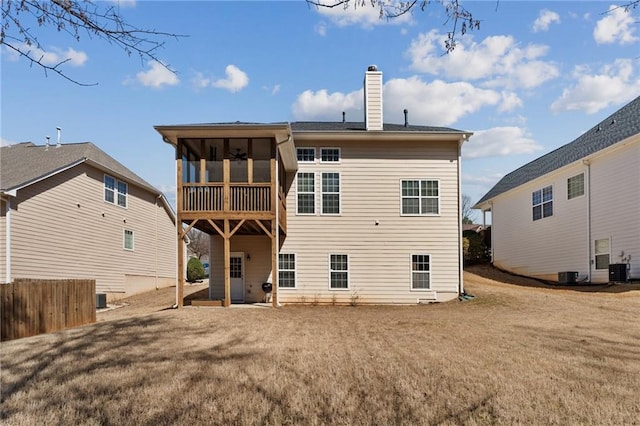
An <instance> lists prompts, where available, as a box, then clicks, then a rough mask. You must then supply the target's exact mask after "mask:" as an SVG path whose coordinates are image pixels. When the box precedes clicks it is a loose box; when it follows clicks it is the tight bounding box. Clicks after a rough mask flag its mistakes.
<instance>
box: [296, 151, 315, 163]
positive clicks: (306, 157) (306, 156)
mask: <svg viewBox="0 0 640 426" xmlns="http://www.w3.org/2000/svg"><path fill="white" fill-rule="evenodd" d="M296 152H297V154H298V161H299V162H301V163H313V162H315V161H316V149H315V148H296Z"/></svg>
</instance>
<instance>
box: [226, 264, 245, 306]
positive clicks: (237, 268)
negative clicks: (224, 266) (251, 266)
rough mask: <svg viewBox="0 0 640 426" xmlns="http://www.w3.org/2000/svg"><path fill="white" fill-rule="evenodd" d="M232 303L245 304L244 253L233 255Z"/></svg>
mask: <svg viewBox="0 0 640 426" xmlns="http://www.w3.org/2000/svg"><path fill="white" fill-rule="evenodd" d="M229 262H230V275H231V301H232V302H244V253H231V255H230V257H229Z"/></svg>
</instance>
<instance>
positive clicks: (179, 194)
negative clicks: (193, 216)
mask: <svg viewBox="0 0 640 426" xmlns="http://www.w3.org/2000/svg"><path fill="white" fill-rule="evenodd" d="M176 170H177V176H176V184H177V185H176V186H177V190H176V191H177V200H176V205H177V208H178V214H177V215H176V234H177V235H176V238H177V240H178V241H177V244H178V247H177V253H178V294H177V296H176V298H177V299H178V300H177V301H176V303H177V304H178V308H182V305H183V300H182V299H184V245H183V243H182V210H183V205H182V142H181V141H180V140H179V139H178V146H177V147H176Z"/></svg>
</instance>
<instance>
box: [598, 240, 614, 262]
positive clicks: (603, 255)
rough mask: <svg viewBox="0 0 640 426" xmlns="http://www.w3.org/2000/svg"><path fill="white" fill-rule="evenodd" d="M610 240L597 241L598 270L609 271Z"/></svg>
mask: <svg viewBox="0 0 640 426" xmlns="http://www.w3.org/2000/svg"><path fill="white" fill-rule="evenodd" d="M610 252H611V251H610V250H609V239H608V238H603V239H601V240H596V241H595V255H596V269H609V261H610V259H609V255H610Z"/></svg>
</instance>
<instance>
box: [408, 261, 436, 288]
mask: <svg viewBox="0 0 640 426" xmlns="http://www.w3.org/2000/svg"><path fill="white" fill-rule="evenodd" d="M411 289H412V290H430V289H431V256H429V255H428V254H412V255H411Z"/></svg>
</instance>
